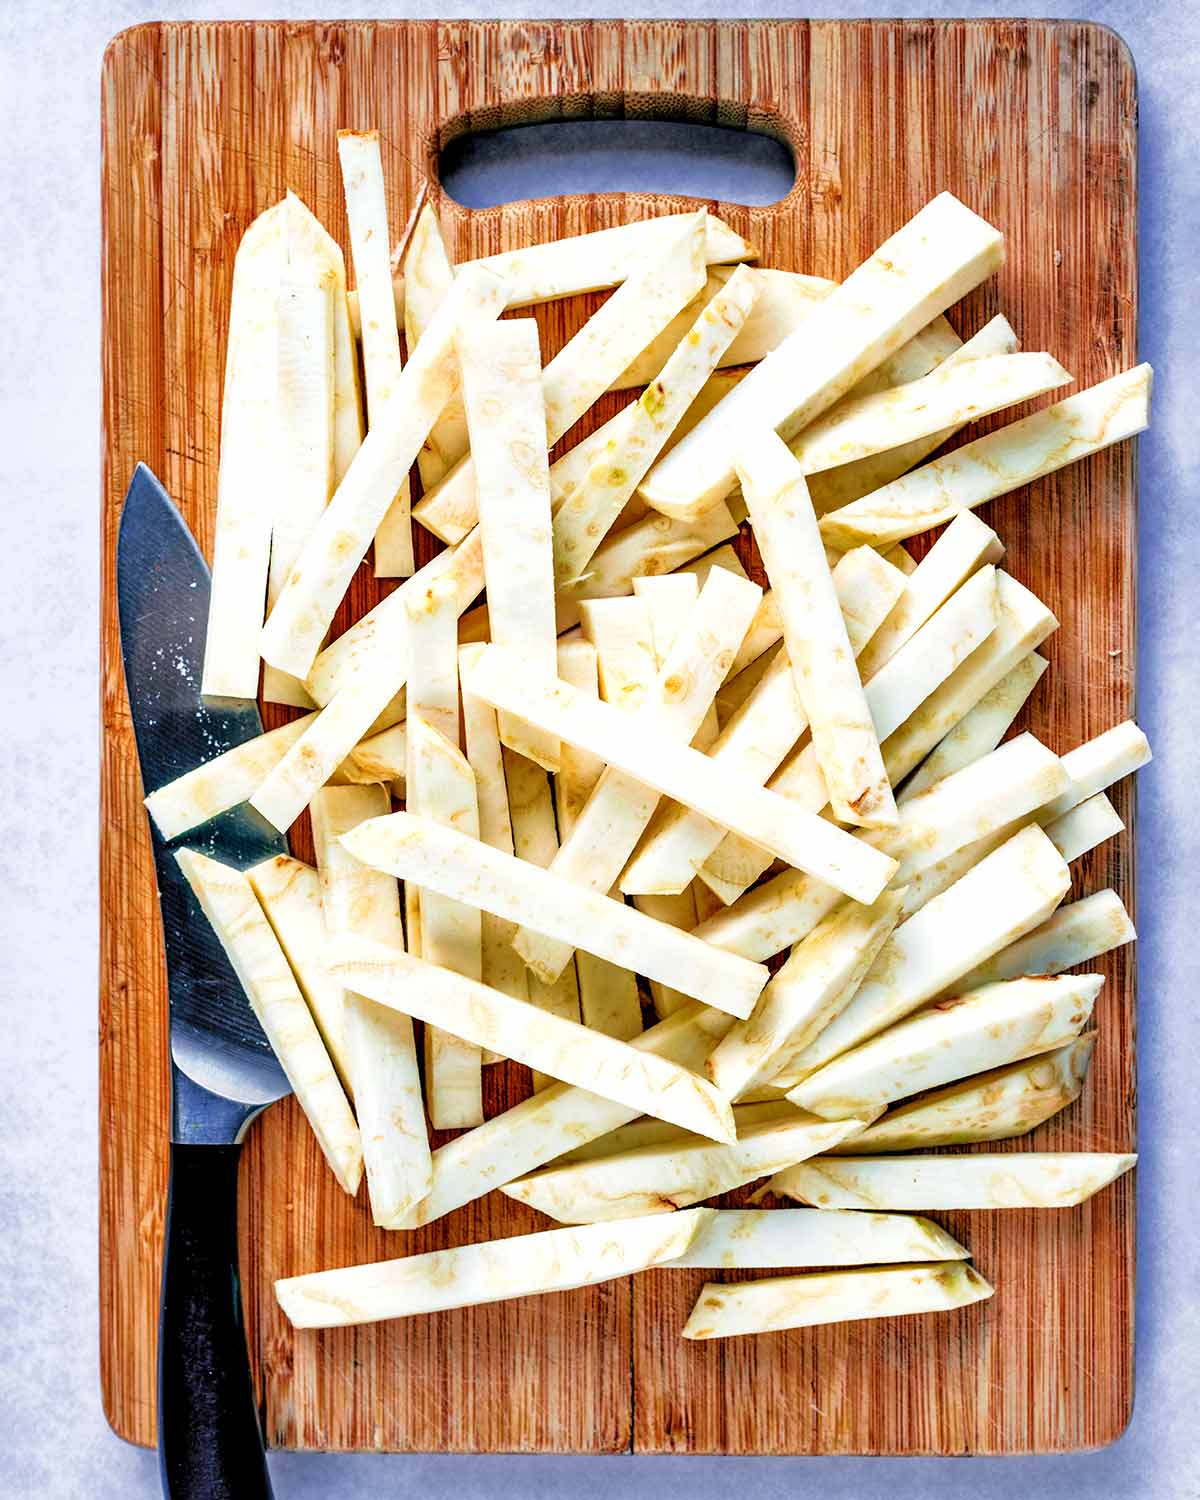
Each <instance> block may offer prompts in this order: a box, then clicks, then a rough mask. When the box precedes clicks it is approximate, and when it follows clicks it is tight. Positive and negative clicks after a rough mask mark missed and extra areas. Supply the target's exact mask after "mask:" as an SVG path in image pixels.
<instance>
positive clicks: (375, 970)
mask: <svg viewBox="0 0 1200 1500" xmlns="http://www.w3.org/2000/svg"><path fill="white" fill-rule="evenodd" d="M333 971H334V973H335V974H336V975H338V976H339V977H340V978H341V979H342V982H343V983H344V984H346V985H347V986H348V987H349V988H353V989H356V990H358V991H359V992H360V993H363V994H367V995H370V997H371V998H372V999H374V1000H378V1001H379V1002H380V1003H381V1004H383V1005H390V1006H392V1007H394V1008H395V1009H397V1010H403V1011H405V1012H407V1013H408V1014H409V1015H411V1016H413V1017H414V1018H415V1019H418V1020H424V1021H429V1020H436V1023H437V1024H439V1025H441V1026H443V1027H445V1028H446V1029H452V1030H454V1031H455V1033H456V1034H458V1035H461V1036H462V1037H463V1038H464V1040H470V1041H473V1042H475V1043H476V1044H477V1045H478V1046H481V1047H489V1048H491V1050H492V1051H493V1052H499V1053H502V1054H503V1055H504V1056H505V1057H511V1058H512V1059H513V1060H514V1061H515V1062H523V1063H525V1065H526V1066H527V1067H531V1068H537V1069H539V1070H540V1071H542V1072H544V1073H549V1074H550V1075H551V1076H552V1077H554V1078H558V1079H561V1081H562V1082H563V1083H574V1084H577V1085H578V1086H579V1087H581V1088H582V1087H583V1086H584V1085H585V1083H586V1086H587V1087H588V1088H589V1089H591V1090H594V1091H595V1092H596V1093H599V1094H601V1095H602V1096H604V1097H605V1098H611V1099H613V1100H614V1101H615V1102H616V1103H618V1104H625V1105H628V1106H630V1107H631V1108H632V1109H634V1110H636V1112H637V1113H638V1114H651V1115H654V1116H655V1117H656V1118H657V1119H662V1120H670V1121H671V1123H672V1124H674V1125H678V1126H679V1127H680V1129H682V1130H691V1131H694V1132H695V1133H696V1134H697V1135H703V1136H706V1137H707V1138H708V1139H709V1140H717V1141H732V1140H734V1139H735V1138H736V1132H735V1130H734V1125H733V1114H732V1112H731V1110H730V1108H729V1104H728V1101H727V1100H726V1099H725V1098H724V1096H723V1095H721V1094H719V1093H718V1092H717V1090H716V1089H714V1088H713V1086H712V1085H711V1084H710V1083H709V1082H708V1081H707V1080H706V1079H703V1078H699V1077H697V1076H696V1075H694V1074H693V1073H691V1072H689V1071H688V1070H687V1069H685V1068H681V1067H679V1066H678V1065H677V1064H675V1063H671V1062H667V1061H666V1060H665V1059H663V1058H661V1057H657V1056H654V1055H653V1054H651V1053H648V1052H645V1051H641V1050H637V1049H635V1048H634V1047H633V1045H632V1044H631V1043H629V1042H621V1041H618V1040H617V1039H616V1038H615V1037H610V1036H604V1035H603V1034H602V1033H600V1032H598V1031H589V1030H588V1029H587V1028H586V1027H584V1026H580V1025H579V1023H578V1022H577V1021H568V1020H565V1019H564V1018H563V1017H561V1016H555V1015H551V1014H549V1013H548V1012H546V1011H542V1010H538V1009H537V1007H536V1006H533V1005H529V1004H527V1003H524V1002H522V1001H520V1000H513V999H512V998H511V997H510V996H508V995H501V994H500V992H499V991H498V990H489V989H487V988H486V986H484V985H482V984H476V983H475V981H474V980H470V979H466V978H464V977H463V976H462V975H460V974H453V973H450V972H449V971H448V970H446V969H437V968H434V966H433V965H432V964H428V963H425V962H423V961H422V960H421V959H417V958H413V957H412V955H411V954H407V953H401V952H400V951H399V950H398V949H392V948H385V947H384V946H383V945H382V944H379V943H369V942H366V941H364V940H362V939H350V938H343V939H341V940H340V941H339V943H338V945H337V948H336V950H335V957H334V963H333ZM618 1123H623V1122H621V1121H619V1122H618Z"/></svg>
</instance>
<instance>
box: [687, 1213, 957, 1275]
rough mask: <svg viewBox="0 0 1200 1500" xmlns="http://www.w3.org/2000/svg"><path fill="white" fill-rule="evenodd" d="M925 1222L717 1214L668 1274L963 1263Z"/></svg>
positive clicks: (951, 1242)
mask: <svg viewBox="0 0 1200 1500" xmlns="http://www.w3.org/2000/svg"><path fill="white" fill-rule="evenodd" d="M969 1254H970V1252H969V1251H968V1250H967V1249H966V1248H965V1247H964V1246H962V1245H960V1244H959V1243H958V1241H957V1240H955V1239H952V1238H951V1236H950V1235H948V1234H947V1233H946V1231H945V1230H944V1229H942V1228H940V1227H939V1226H938V1225H937V1224H935V1223H934V1222H933V1220H932V1219H922V1218H919V1217H917V1216H916V1215H913V1216H911V1217H910V1216H909V1215H908V1214H864V1213H841V1212H839V1211H838V1210H837V1209H827V1210H822V1209H816V1208H775V1209H762V1208H719V1209H717V1211H716V1213H715V1214H714V1216H713V1217H712V1218H711V1219H710V1220H709V1221H708V1223H707V1224H705V1225H704V1227H703V1228H702V1229H701V1230H700V1233H699V1234H698V1235H697V1236H696V1238H695V1239H694V1240H693V1241H692V1243H691V1245H690V1246H689V1247H688V1248H687V1250H685V1251H684V1253H683V1254H682V1255H681V1256H680V1257H679V1258H678V1259H677V1260H673V1261H671V1262H669V1264H670V1265H672V1266H688V1267H691V1268H694V1269H703V1270H713V1271H749V1270H756V1271H759V1270H762V1271H765V1270H774V1269H775V1268H776V1267H779V1266H869V1265H874V1264H878V1263H880V1262H887V1261H919V1260H966V1258H967V1257H968V1255H969Z"/></svg>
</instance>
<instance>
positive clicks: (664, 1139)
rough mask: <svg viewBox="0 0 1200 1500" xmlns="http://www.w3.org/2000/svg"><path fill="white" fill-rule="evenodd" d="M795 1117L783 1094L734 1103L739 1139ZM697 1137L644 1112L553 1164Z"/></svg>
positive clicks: (562, 1156)
mask: <svg viewBox="0 0 1200 1500" xmlns="http://www.w3.org/2000/svg"><path fill="white" fill-rule="evenodd" d="M685 1003H686V1004H688V1005H694V1004H695V1003H696V1002H695V1001H693V1000H689V1001H687V1002H685ZM796 1117H797V1111H796V1106H795V1105H794V1104H789V1103H788V1101H787V1100H786V1099H784V1098H783V1097H782V1096H780V1097H779V1098H777V1099H770V1100H766V1101H759V1102H758V1103H755V1104H735V1105H734V1106H733V1123H734V1124H735V1125H736V1126H737V1133H738V1139H739V1140H741V1139H742V1138H743V1137H744V1136H745V1134H746V1131H747V1130H749V1129H751V1128H752V1127H755V1126H758V1125H762V1124H765V1123H766V1122H767V1121H776V1122H777V1121H779V1120H784V1119H786V1120H791V1121H793V1122H794V1121H795V1120H796ZM696 1139H697V1137H696V1136H692V1135H688V1134H687V1133H686V1132H685V1131H681V1130H680V1129H679V1128H678V1126H675V1125H668V1124H666V1122H665V1121H663V1120H655V1119H652V1118H651V1117H650V1116H649V1115H643V1116H642V1118H641V1119H640V1120H630V1122H629V1124H628V1125H621V1126H618V1128H617V1129H616V1130H610V1131H609V1132H608V1134H607V1135H602V1136H598V1137H597V1138H596V1140H594V1141H588V1143H587V1144H586V1145H584V1146H577V1147H576V1148H575V1149H574V1150H573V1151H564V1152H563V1154H562V1155H561V1156H557V1157H555V1159H554V1160H553V1161H552V1162H551V1163H550V1165H551V1166H552V1167H565V1166H569V1165H570V1164H571V1163H572V1162H582V1161H598V1160H600V1159H601V1158H603V1157H610V1156H616V1155H618V1154H619V1153H624V1152H627V1151H640V1150H641V1149H642V1147H643V1146H662V1145H665V1144H667V1143H669V1142H671V1141H674V1142H676V1143H677V1144H678V1143H679V1142H680V1141H694V1140H696Z"/></svg>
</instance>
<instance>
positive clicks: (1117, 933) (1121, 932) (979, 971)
mask: <svg viewBox="0 0 1200 1500" xmlns="http://www.w3.org/2000/svg"><path fill="white" fill-rule="evenodd" d="M1136 937H1137V933H1136V932H1135V931H1134V926H1133V923H1132V922H1131V921H1130V920H1129V913H1128V912H1127V911H1126V910H1125V905H1124V903H1123V902H1122V900H1121V898H1120V896H1118V895H1117V893H1116V891H1113V890H1104V891H1097V892H1096V893H1095V894H1094V895H1092V896H1085V897H1084V898H1083V900H1082V901H1073V902H1071V903H1070V904H1069V905H1067V906H1062V907H1060V908H1059V909H1058V911H1056V912H1055V913H1054V914H1053V916H1051V917H1048V918H1047V920H1046V921H1045V922H1043V923H1042V924H1041V926H1040V927H1035V928H1034V929H1033V931H1032V932H1030V933H1028V934H1027V935H1026V936H1025V937H1022V938H1019V939H1018V940H1017V941H1016V942H1014V943H1011V944H1010V945H1009V946H1008V947H1006V948H1003V949H1002V950H1001V951H1000V952H999V953H997V954H995V955H994V956H993V957H992V958H990V959H987V960H986V961H985V962H984V963H981V964H979V965H978V967H976V968H974V969H972V970H971V971H970V973H968V974H964V975H963V977H962V979H961V980H960V981H958V982H957V983H956V985H955V988H956V989H959V990H975V989H979V988H980V987H981V986H982V985H985V984H993V983H994V982H995V981H996V980H1000V979H1011V978H1014V977H1015V976H1017V975H1019V974H1060V973H1061V972H1062V971H1063V970H1064V969H1073V968H1074V967H1075V966H1076V965H1077V964H1085V963H1091V962H1092V960H1093V959H1095V958H1099V957H1100V956H1101V955H1102V954H1104V953H1109V952H1111V951H1112V949H1114V948H1120V947H1123V946H1124V944H1126V943H1132V942H1133V941H1134V939H1135V938H1136Z"/></svg>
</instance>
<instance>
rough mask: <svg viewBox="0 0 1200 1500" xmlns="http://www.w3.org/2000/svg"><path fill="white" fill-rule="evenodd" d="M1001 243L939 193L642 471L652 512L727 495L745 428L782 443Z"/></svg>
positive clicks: (990, 264)
mask: <svg viewBox="0 0 1200 1500" xmlns="http://www.w3.org/2000/svg"><path fill="white" fill-rule="evenodd" d="M1003 246H1004V242H1003V238H1002V236H1001V235H1000V234H999V233H998V232H997V231H996V230H995V229H993V228H992V227H991V226H990V225H989V224H986V223H985V222H984V221H983V220H982V219H980V218H979V217H978V216H977V215H975V214H973V213H972V212H971V211H970V210H969V209H968V208H966V207H965V206H964V205H963V204H961V203H959V202H958V200H957V199H956V198H954V197H953V196H952V195H951V194H949V193H942V194H940V195H939V196H938V197H937V198H935V199H933V201H932V202H931V203H928V204H927V205H926V206H925V207H924V208H923V209H922V210H921V211H920V213H918V214H917V215H916V216H915V217H914V218H913V219H911V220H910V221H909V222H908V223H907V224H906V225H905V226H904V227H903V228H902V229H901V230H899V231H898V233H896V234H894V235H892V237H891V238H890V239H888V240H887V241H886V242H885V243H884V244H883V245H881V246H880V247H879V249H878V250H877V251H876V252H875V254H874V255H873V256H871V258H870V259H869V260H867V261H866V262H864V264H863V265H861V266H860V267H859V268H858V269H857V270H856V271H854V272H853V273H852V274H851V275H850V276H849V277H848V278H847V279H846V280H845V281H844V282H843V283H842V284H841V286H839V287H838V288H837V290H836V291H834V292H832V293H831V294H830V295H829V296H828V297H827V298H826V299H825V300H824V301H823V302H821V303H820V304H819V305H818V306H817V307H816V308H815V309H814V310H813V312H812V313H811V315H810V316H809V317H808V318H806V319H805V321H804V323H803V324H802V325H801V326H800V327H799V328H798V329H796V331H795V332H794V333H792V334H791V335H790V337H789V338H787V339H786V340H785V341H784V342H783V343H782V344H780V345H779V347H778V348H777V349H775V350H774V351H773V352H772V353H771V354H769V355H767V357H766V358H765V359H764V360H763V361H762V362H761V364H759V365H757V366H756V367H755V368H754V369H753V370H752V371H751V372H750V374H749V375H748V376H747V377H746V379H745V380H743V381H742V382H741V384H740V385H739V386H737V388H736V389H735V390H734V391H733V392H731V394H730V395H728V396H727V397H726V398H725V400H724V401H722V402H721V404H720V406H718V407H717V408H716V409H715V410H714V411H713V412H712V413H710V415H709V416H708V417H706V418H705V420H704V421H703V422H701V423H700V425H699V426H698V427H696V428H695V429H694V430H693V431H692V432H691V433H689V434H688V436H687V437H686V438H685V439H684V441H683V442H682V443H680V444H678V446H677V447H676V448H674V449H673V450H672V452H671V453H670V454H668V455H667V457H666V458H664V459H662V460H661V461H660V462H659V464H657V465H656V466H655V468H654V469H652V470H651V472H650V474H649V476H648V478H647V479H646V481H645V482H644V484H643V485H642V493H643V495H644V496H645V498H646V499H647V500H648V501H649V502H650V504H651V505H655V506H662V505H669V506H671V507H672V508H673V509H675V512H676V514H678V513H679V509H680V508H682V507H685V506H692V507H694V508H695V509H696V510H700V509H703V507H704V506H705V505H708V504H712V502H713V501H715V500H720V499H721V498H722V497H723V496H724V495H726V494H728V492H729V489H730V487H731V486H732V484H733V482H734V469H733V460H734V456H735V453H736V451H737V449H738V447H740V446H741V445H742V442H743V440H744V432H745V427H746V425H747V424H748V422H751V421H752V422H753V424H754V425H755V426H756V427H772V428H774V429H776V431H778V432H779V433H780V435H781V437H782V438H783V439H784V440H785V441H786V440H787V439H788V438H790V437H793V436H794V435H795V434H796V433H797V432H798V431H799V430H800V429H801V428H802V427H804V426H805V425H807V424H808V423H810V422H811V421H812V420H813V419H814V418H815V417H817V416H819V415H820V414H821V412H822V411H824V410H825V408H827V407H829V406H831V405H832V404H833V402H834V401H836V400H837V399H838V397H839V396H842V395H844V394H845V393H846V391H848V390H849V389H850V387H851V386H852V385H854V384H855V383H856V382H857V381H859V380H861V379H862V377H863V376H864V375H866V374H867V373H868V372H869V371H870V370H871V369H872V368H874V366H875V365H877V364H879V363H880V362H881V360H883V359H884V358H885V357H886V356H887V355H888V354H890V353H892V352H894V351H895V350H896V349H897V348H898V347H899V346H900V345H901V344H903V343H904V342H905V341H906V340H907V339H909V338H911V337H912V336H913V334H915V333H916V332H917V331H918V330H919V329H920V328H922V327H923V326H924V325H925V324H926V323H928V322H929V320H930V319H931V318H933V317H935V316H936V315H937V314H938V313H940V312H944V311H945V309H946V308H947V307H949V306H950V304H951V303H953V302H956V301H957V300H958V299H959V297H961V296H963V295H964V293H966V292H967V291H969V290H970V289H971V288H972V287H973V286H975V285H977V284H978V283H979V282H980V281H982V280H984V278H985V277H987V276H990V275H991V273H992V272H993V271H995V270H996V269H997V268H998V267H999V265H1000V264H1001V262H1002V260H1003V255H1004V248H1003Z"/></svg>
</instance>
